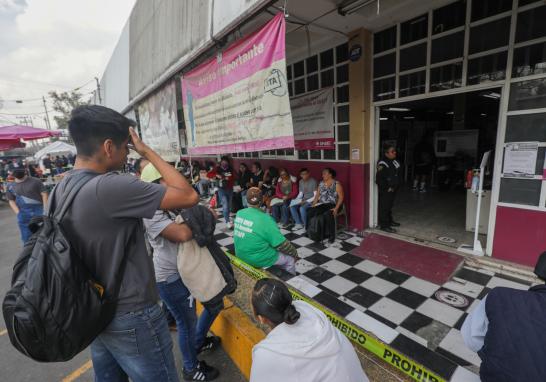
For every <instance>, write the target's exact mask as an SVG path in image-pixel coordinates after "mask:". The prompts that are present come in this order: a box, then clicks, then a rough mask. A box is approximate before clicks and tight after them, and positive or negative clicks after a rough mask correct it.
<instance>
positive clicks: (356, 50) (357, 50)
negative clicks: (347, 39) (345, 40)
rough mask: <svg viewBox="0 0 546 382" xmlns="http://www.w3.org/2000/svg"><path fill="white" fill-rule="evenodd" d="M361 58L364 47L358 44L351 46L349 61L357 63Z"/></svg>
mask: <svg viewBox="0 0 546 382" xmlns="http://www.w3.org/2000/svg"><path fill="white" fill-rule="evenodd" d="M360 57H362V46H360V45H358V44H356V45H353V46H351V49H350V50H349V60H351V61H352V62H356V61H358V60H359V59H360Z"/></svg>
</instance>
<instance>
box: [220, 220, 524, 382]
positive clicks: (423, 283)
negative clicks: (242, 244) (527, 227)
mask: <svg viewBox="0 0 546 382" xmlns="http://www.w3.org/2000/svg"><path fill="white" fill-rule="evenodd" d="M222 220H223V219H220V221H219V223H218V225H217V231H216V239H217V241H218V243H219V244H220V245H221V246H222V247H223V248H224V250H226V251H229V252H230V253H235V250H234V245H233V238H232V235H233V232H232V231H227V230H226V229H225V228H226V226H225V224H224V223H223V222H222ZM281 232H282V233H283V234H284V235H285V237H286V238H287V239H289V240H291V242H292V243H293V244H294V245H295V246H296V247H297V248H298V253H299V256H300V257H301V260H300V261H298V263H297V272H298V275H297V276H295V277H294V276H291V275H288V274H286V273H284V272H282V271H280V270H275V271H273V270H272V269H271V270H272V271H273V272H274V273H275V274H276V275H277V276H279V277H281V278H282V279H284V280H285V281H286V282H287V283H288V284H290V285H291V286H292V287H294V288H296V289H298V290H299V291H301V292H302V293H304V294H306V295H307V296H309V297H312V298H313V299H314V300H316V301H317V302H319V303H321V304H322V305H324V306H325V307H327V308H329V309H330V310H332V311H334V312H335V313H337V314H338V315H339V316H341V317H344V318H346V319H347V320H349V321H351V322H353V323H354V324H356V325H357V326H359V327H361V328H362V329H364V330H366V331H368V332H370V333H373V334H374V335H375V336H377V337H378V338H379V339H381V340H382V341H383V342H385V343H386V344H389V345H391V346H392V347H394V348H395V349H397V350H399V351H400V352H401V353H403V354H405V355H407V356H408V357H410V358H413V359H414V360H415V361H417V362H419V363H421V364H422V365H423V366H425V367H427V368H429V369H430V370H432V371H434V372H436V373H437V374H438V375H439V376H441V377H442V378H444V379H445V380H448V381H465V382H472V381H479V377H478V372H479V365H480V359H479V357H478V355H477V354H476V353H474V352H472V351H470V350H469V349H467V348H466V347H465V345H464V343H463V340H462V337H461V334H460V328H461V326H462V323H463V322H464V319H465V318H466V317H467V315H468V312H470V311H471V310H472V309H473V308H474V307H475V306H476V305H477V304H478V303H479V301H480V300H481V299H482V298H483V297H484V296H485V295H487V293H488V292H489V291H490V290H491V289H492V288H494V287H496V286H506V287H511V288H517V289H528V288H529V286H530V285H531V282H529V281H526V280H520V279H515V278H512V277H510V276H506V275H503V274H497V273H494V272H492V271H488V270H483V269H478V268H473V267H470V266H468V265H465V264H464V263H463V260H464V259H463V258H462V257H461V260H460V263H461V264H460V265H459V266H458V268H454V269H453V270H454V272H455V273H454V274H452V275H451V276H449V277H446V278H445V280H442V281H441V282H437V283H435V282H431V281H427V280H425V279H423V278H421V277H416V276H414V275H410V274H408V273H404V272H401V271H400V270H397V269H393V268H390V267H388V266H386V265H383V264H380V263H379V262H376V261H372V260H369V259H365V258H362V257H359V256H356V254H359V253H361V252H362V251H361V250H359V247H360V245H361V242H362V240H363V239H362V238H360V237H357V236H356V235H354V234H352V233H348V232H345V233H344V234H342V235H340V236H339V239H341V246H340V247H341V248H333V247H330V248H326V247H325V246H323V245H322V244H320V243H315V242H313V241H312V240H310V239H308V238H307V237H305V236H304V235H303V233H304V232H303V230H299V231H288V230H281ZM364 240H366V239H364Z"/></svg>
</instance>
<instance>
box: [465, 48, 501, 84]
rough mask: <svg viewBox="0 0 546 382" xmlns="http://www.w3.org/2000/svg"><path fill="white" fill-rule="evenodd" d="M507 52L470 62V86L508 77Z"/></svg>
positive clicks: (468, 81) (468, 80)
mask: <svg viewBox="0 0 546 382" xmlns="http://www.w3.org/2000/svg"><path fill="white" fill-rule="evenodd" d="M507 57H508V53H507V52H500V53H497V54H491V55H487V56H483V57H479V58H475V59H473V60H469V61H468V79H467V83H468V85H475V84H480V83H482V82H489V81H500V80H504V78H505V77H506V59H507Z"/></svg>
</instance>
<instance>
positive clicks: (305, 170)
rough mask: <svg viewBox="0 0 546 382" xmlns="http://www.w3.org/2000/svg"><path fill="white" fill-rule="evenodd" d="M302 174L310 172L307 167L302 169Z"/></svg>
mask: <svg viewBox="0 0 546 382" xmlns="http://www.w3.org/2000/svg"><path fill="white" fill-rule="evenodd" d="M302 172H309V169H308V168H307V167H304V168H302V169H301V170H300V174H301V173H302Z"/></svg>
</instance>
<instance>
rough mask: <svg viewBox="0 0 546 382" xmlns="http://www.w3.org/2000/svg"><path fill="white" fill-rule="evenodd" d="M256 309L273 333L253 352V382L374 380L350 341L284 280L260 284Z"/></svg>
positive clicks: (254, 297)
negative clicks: (294, 294)
mask: <svg viewBox="0 0 546 382" xmlns="http://www.w3.org/2000/svg"><path fill="white" fill-rule="evenodd" d="M252 307H253V310H254V315H255V316H256V318H257V319H258V320H259V321H260V322H261V323H263V324H265V325H267V326H269V327H270V328H271V331H270V332H269V334H268V335H267V337H266V338H265V339H264V340H262V341H261V342H260V343H258V344H257V345H256V346H255V347H254V349H253V350H252V369H251V371H250V382H279V381H282V382H332V381H336V382H368V377H367V376H366V374H365V373H364V371H363V370H362V366H361V364H360V361H359V359H358V357H357V355H356V352H355V350H354V348H353V346H352V345H351V343H350V342H349V340H348V339H347V338H346V337H345V336H344V335H343V334H341V332H339V331H338V330H337V329H336V328H334V327H333V326H332V324H331V323H330V321H329V320H328V318H327V317H326V316H325V315H324V313H322V312H321V311H319V310H318V309H316V308H314V307H313V306H311V305H309V304H308V303H306V302H303V301H294V302H292V296H291V295H290V292H289V291H288V288H287V287H286V286H285V285H284V284H283V283H282V282H281V281H278V280H274V279H267V278H266V279H262V280H259V281H258V282H257V283H256V285H255V286H254V291H253V293H252Z"/></svg>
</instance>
